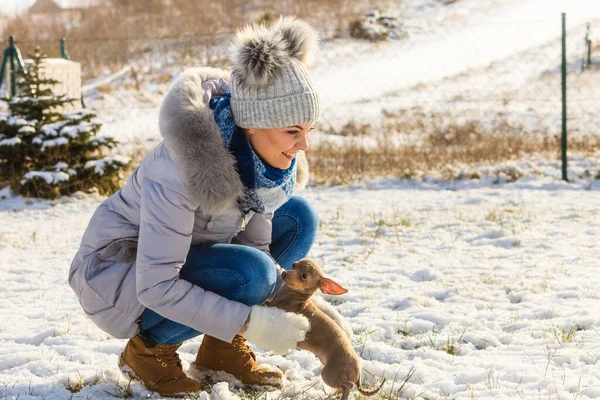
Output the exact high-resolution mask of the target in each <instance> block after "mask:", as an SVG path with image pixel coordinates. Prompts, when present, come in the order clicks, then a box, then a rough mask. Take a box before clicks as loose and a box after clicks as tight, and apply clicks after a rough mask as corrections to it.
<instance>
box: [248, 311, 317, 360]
mask: <svg viewBox="0 0 600 400" xmlns="http://www.w3.org/2000/svg"><path fill="white" fill-rule="evenodd" d="M246 322H247V324H246V323H245V324H244V326H242V328H241V329H240V332H239V333H240V335H242V336H243V337H245V338H246V339H248V341H250V342H251V343H253V344H255V345H257V346H260V347H262V348H265V349H268V350H271V351H273V352H275V353H279V354H283V353H285V352H286V351H288V350H290V349H295V348H296V347H297V346H298V343H299V342H302V341H303V340H304V339H305V338H306V333H307V332H308V331H309V330H310V323H309V322H308V319H307V318H306V317H305V316H304V315H300V314H296V313H291V312H285V311H283V310H281V309H279V308H274V307H262V306H252V309H251V311H250V315H249V316H248V319H247V320H246ZM246 325H247V326H246Z"/></svg>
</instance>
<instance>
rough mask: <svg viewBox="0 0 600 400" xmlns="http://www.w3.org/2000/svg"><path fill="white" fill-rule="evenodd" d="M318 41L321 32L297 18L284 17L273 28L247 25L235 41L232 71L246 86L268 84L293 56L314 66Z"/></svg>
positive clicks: (305, 63)
mask: <svg viewBox="0 0 600 400" xmlns="http://www.w3.org/2000/svg"><path fill="white" fill-rule="evenodd" d="M318 41H319V39H318V34H317V32H316V31H315V30H314V29H313V28H312V27H311V26H310V25H309V24H308V23H307V22H305V21H301V20H298V19H296V18H295V17H281V18H279V20H278V21H277V22H275V23H274V24H273V25H272V26H271V27H269V28H267V27H265V26H264V25H259V26H257V25H249V26H246V27H245V28H244V29H243V30H241V31H240V32H238V34H237V35H236V36H235V38H234V41H233V52H232V57H231V59H232V64H233V70H232V74H233V75H235V77H236V79H237V81H238V83H239V84H240V85H242V86H247V87H264V86H266V85H268V83H269V80H270V78H271V77H273V76H275V75H277V74H278V73H279V72H280V71H281V70H282V69H283V68H285V67H288V66H289V65H290V63H291V61H292V60H293V59H296V60H298V61H300V62H301V63H302V64H304V65H306V66H308V65H310V64H311V63H312V61H313V58H314V54H315V52H316V49H317V46H318Z"/></svg>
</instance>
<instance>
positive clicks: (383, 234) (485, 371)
mask: <svg viewBox="0 0 600 400" xmlns="http://www.w3.org/2000/svg"><path fill="white" fill-rule="evenodd" d="M405 4H407V5H408V7H407V8H406V9H405V10H404V13H405V14H404V15H405V16H407V17H409V20H410V21H409V22H410V24H412V25H411V26H413V27H416V28H418V29H416V28H415V29H413V31H412V35H411V36H410V38H409V41H408V42H402V41H398V42H389V43H386V44H382V45H376V46H372V45H370V44H367V43H347V42H337V41H336V42H331V43H327V44H326V45H325V49H324V50H323V55H324V57H323V58H322V61H321V63H320V64H319V65H317V66H316V69H315V73H314V76H315V79H316V80H317V81H318V82H319V84H320V85H323V86H324V87H325V88H324V90H323V98H324V103H325V105H326V107H325V114H324V118H326V119H327V120H328V122H331V121H339V122H340V123H343V122H345V121H348V120H349V119H363V120H366V121H372V120H374V119H377V118H381V111H382V110H384V109H386V110H392V111H394V110H397V109H402V108H407V107H412V106H414V105H415V104H417V105H420V106H421V107H422V108H423V109H424V110H425V111H427V112H439V111H440V110H446V111H447V110H449V108H448V99H450V98H453V96H458V95H462V96H464V97H466V99H467V100H469V99H472V100H474V102H473V103H472V104H470V105H469V104H468V102H463V103H460V104H459V103H456V104H454V105H453V106H452V107H454V108H451V109H450V110H451V111H453V112H454V113H455V114H454V115H453V114H451V113H449V114H448V117H449V118H455V117H456V115H463V114H464V115H467V116H470V117H478V118H484V117H485V116H486V115H488V114H486V113H491V112H494V111H496V108H497V107H498V102H497V101H496V100H494V101H496V102H489V103H485V102H477V101H476V100H477V99H480V98H481V97H478V96H483V98H500V99H502V98H503V96H509V99H508V100H509V101H508V103H507V104H506V105H504V107H505V108H506V111H507V113H508V114H510V115H511V118H516V119H517V120H519V119H521V120H522V123H523V124H526V122H527V120H528V119H529V118H533V117H532V114H535V113H536V112H554V109H555V108H556V105H551V106H549V109H548V110H549V111H544V110H543V109H538V108H537V104H538V103H535V102H533V103H531V102H530V103H527V102H524V101H519V99H524V97H520V96H523V95H530V94H531V93H535V94H538V95H539V94H540V93H545V92H544V91H545V90H549V91H550V92H552V91H555V90H556V79H555V78H556V70H555V67H556V65H558V64H556V63H557V60H558V59H557V57H558V56H557V53H556V51H557V49H556V48H555V44H556V40H557V39H558V38H559V34H560V25H559V22H558V19H557V18H558V16H557V14H558V13H559V12H560V9H561V8H562V7H563V6H564V7H569V8H568V9H567V11H569V12H570V14H569V15H571V16H572V20H570V21H572V25H570V26H569V29H570V30H571V31H572V32H574V33H573V36H577V37H582V35H581V33H582V32H583V23H584V22H585V21H587V20H588V19H590V20H592V21H600V10H599V8H600V3H598V2H595V1H594V2H592V1H584V0H571V1H569V2H568V3H567V2H564V3H563V2H552V1H542V0H503V1H495V0H463V1H460V2H458V3H456V4H455V5H452V6H448V7H441V6H440V3H439V2H438V1H437V0H436V1H434V0H410V1H408V0H407V1H406V3H405ZM583 17H586V18H583ZM594 18H595V19H594ZM534 20H536V21H537V23H536V24H535V25H533V27H532V26H531V25H530V24H529V25H527V24H525V22H527V21H534ZM521 22H523V24H522V23H521ZM441 23H444V24H445V25H440V24H441ZM597 25H600V24H597ZM527 26H528V27H527ZM531 32H533V33H531ZM441 36H444V40H443V41H440V40H439V39H440V37H441ZM515 38H516V39H521V38H523V40H515ZM472 40H475V42H472ZM465 41H467V42H469V41H471V42H470V43H471V44H472V45H471V46H466V45H465V44H466V42H465ZM477 43H479V45H477ZM453 49H454V51H455V52H456V49H461V53H460V57H450V55H451V54H452V51H453ZM463 50H464V51H463ZM579 50H580V49H578V48H574V49H573V50H572V55H573V56H572V60H576V59H577V58H576V57H577V55H580V52H579ZM527 54H535V55H536V57H538V56H539V54H547V55H548V57H547V58H546V59H544V61H543V62H542V63H539V62H523V61H524V60H527V58H526V57H525V58H524V55H525V56H526V55H527ZM440 55H446V56H445V57H444V59H445V61H444V62H443V63H440V62H439V58H440ZM536 60H537V59H536ZM154 62H155V63H156V65H154V66H150V63H149V64H148V65H149V66H150V67H149V69H148V71H147V72H148V74H151V73H152V72H153V71H154V70H160V71H162V72H163V73H165V74H167V75H168V74H170V73H172V74H173V75H175V74H176V73H177V70H176V67H179V68H180V66H173V65H170V66H166V65H163V64H161V62H160V60H154ZM515 68H519V70H518V72H515V74H514V75H510V76H508V75H506V71H511V70H514V69H515ZM140 74H141V75H143V74H144V72H143V71H141V72H140ZM548 76H550V79H549V78H548ZM595 76H596V77H598V73H597V71H596V73H595ZM516 78H519V79H521V80H518V79H517V80H516V81H515V79H516ZM548 80H550V81H551V83H547V81H548ZM490 81H492V82H495V83H494V85H487V86H486V82H490ZM594 85H596V86H595V90H596V92H595V93H600V88H598V86H597V85H598V82H597V81H594V80H593V75H590V76H589V83H588V86H589V87H590V88H592V89H593V88H594ZM123 86H125V85H123ZM482 87H483V88H486V90H487V91H486V92H485V93H477V90H478V88H482ZM167 88H168V83H167V82H163V83H146V82H142V90H141V91H135V90H131V89H127V88H125V87H120V86H119V85H117V86H116V87H114V88H113V91H106V92H104V93H99V92H97V93H95V94H94V96H92V97H90V98H88V99H87V101H88V103H89V104H90V105H91V106H93V107H95V108H97V109H98V113H99V116H100V117H101V118H102V119H103V120H104V126H103V130H102V134H111V135H113V136H115V137H116V138H117V139H118V140H120V141H121V142H122V146H121V147H120V149H119V151H120V153H122V154H124V155H129V154H131V153H133V152H136V151H142V152H143V151H144V149H149V148H151V147H153V146H154V145H155V144H156V143H157V142H158V140H159V134H158V122H157V117H158V106H159V104H160V102H161V101H162V97H163V96H164V92H165V90H166V89H167ZM347 89H348V92H345V90H347ZM350 89H351V90H350ZM507 93H508V94H507ZM486 96H487V97H486ZM510 96H512V97H510ZM525 98H526V97H525ZM511 99H512V100H511ZM513 100H515V101H513ZM500 102H502V100H501V101H500ZM586 104H588V103H586ZM590 104H592V103H590ZM597 104H598V103H597V102H596V103H594V107H596V108H592V109H591V111H587V109H585V110H586V113H587V114H586V115H579V116H578V115H574V116H572V118H573V120H572V122H571V123H575V122H577V121H578V120H579V119H580V118H583V117H586V118H592V116H593V115H595V116H597V115H600V113H598V112H597V111H598V110H597ZM444 107H445V108H444ZM594 110H596V111H595V113H594ZM475 111H481V113H480V114H477V113H475ZM469 112H473V114H468V113H469ZM533 119H535V118H533ZM596 127H597V126H596ZM596 131H597V129H596ZM318 136H319V134H318V133H317V134H316V135H315V138H314V139H316V140H323V139H322V138H319V137H318ZM321 136H324V135H321ZM337 139H340V138H339V137H338V138H337ZM341 139H343V138H341ZM599 158H600V154H596V155H595V156H593V157H592V156H589V157H583V156H578V155H572V156H571V158H570V160H569V162H570V171H571V172H572V174H573V176H576V177H578V178H577V179H576V180H575V182H573V183H564V182H561V181H560V180H559V177H560V166H559V164H558V162H557V161H556V160H544V159H539V158H535V157H533V158H528V159H523V160H517V161H514V162H507V163H503V164H502V165H498V166H491V167H486V168H483V169H481V172H482V173H481V174H480V175H481V176H482V177H483V179H481V180H466V181H457V182H443V181H440V180H439V179H438V178H437V177H435V176H433V177H430V178H427V179H425V180H424V181H418V182H417V181H398V180H393V179H380V180H377V181H370V182H366V183H364V184H360V185H356V186H350V187H337V188H330V187H321V188H315V187H312V188H310V189H308V190H307V191H305V192H303V193H302V194H301V195H302V196H304V197H306V198H307V199H309V200H310V201H311V202H312V203H313V204H314V205H315V207H316V209H317V210H318V212H319V214H320V218H321V226H320V231H319V236H318V239H317V243H316V244H315V246H314V248H313V250H312V253H311V256H312V257H313V258H315V259H317V260H318V261H319V262H321V264H322V266H323V267H324V269H325V271H326V272H327V273H328V274H330V276H331V277H333V278H335V279H336V280H337V281H338V282H339V283H341V284H342V285H343V286H345V287H347V288H348V289H349V293H348V294H346V295H343V296H341V297H335V298H334V297H328V298H327V300H328V301H330V302H332V304H334V305H335V306H336V307H337V308H338V310H339V311H340V312H341V313H342V314H343V315H344V316H345V317H346V318H347V320H348V322H349V323H350V325H351V327H352V329H353V331H354V338H353V344H354V348H355V350H356V351H357V352H358V353H359V354H360V355H361V357H362V359H363V367H364V370H365V371H367V372H365V379H364V381H365V384H367V385H374V384H375V383H376V382H379V380H380V379H381V377H382V376H385V377H386V378H387V383H386V384H385V385H384V389H383V391H382V392H381V393H380V394H379V395H378V396H376V398H381V399H413V398H415V399H436V400H437V399H440V400H441V399H516V398H521V399H540V398H544V399H597V398H600V312H599V311H598V307H597V304H598V302H599V301H600V289H599V288H600V274H599V273H598V271H597V270H596V268H598V267H599V266H600V262H599V261H598V254H600V201H599V200H600V180H598V179H597V177H598V175H599V170H600V162H599V161H598V159H599ZM514 175H516V176H518V177H521V178H520V179H519V180H518V181H517V182H514V183H506V180H507V179H509V177H510V176H514ZM594 177H596V178H594ZM102 200H103V199H102V198H101V197H99V196H96V195H84V194H76V195H74V196H72V197H70V198H63V199H61V200H59V201H37V200H27V199H23V198H20V197H15V196H12V195H11V194H10V193H9V192H8V191H7V190H6V189H4V190H0V278H1V279H2V280H3V281H4V282H5V284H4V286H3V288H2V290H0V343H1V345H0V400H2V399H4V398H6V399H15V400H16V399H19V400H22V399H46V400H49V399H67V398H73V399H75V398H77V399H91V398H96V399H104V398H107V399H110V398H129V397H133V398H146V397H148V396H150V397H156V394H152V393H151V392H148V391H146V390H144V388H143V387H142V386H140V385H139V384H137V383H135V382H132V383H131V384H130V383H129V382H128V381H127V380H126V378H125V377H124V376H123V375H121V373H120V372H119V370H118V368H117V357H118V355H119V354H120V352H121V351H122V349H123V347H124V345H125V341H123V340H117V339H114V338H111V337H110V336H108V335H107V334H105V333H103V332H102V331H101V330H99V329H98V328H97V327H96V326H95V325H94V324H93V323H91V321H90V320H89V319H87V318H86V317H85V316H84V314H83V312H82V311H81V309H80V306H79V304H78V302H77V300H76V298H75V295H74V294H73V293H72V291H71V289H70V288H69V286H68V284H67V272H68V267H69V264H70V261H71V258H72V257H73V255H74V253H75V251H76V249H77V247H78V245H79V241H80V239H81V236H82V234H83V231H84V229H85V227H86V224H87V222H88V220H89V218H90V217H91V215H92V213H93V211H94V210H95V208H96V207H97V206H98V204H99V203H100V202H101V201H102ZM199 343H200V338H199V339H197V340H192V341H189V342H187V343H185V344H184V345H183V346H182V347H181V350H180V353H181V357H182V359H183V361H184V367H186V368H187V367H188V366H189V363H190V362H192V361H193V359H194V357H195V353H196V351H197V348H198V346H199ZM257 354H258V357H259V361H260V362H263V363H268V364H270V365H272V366H273V367H275V368H279V369H280V370H281V371H282V372H283V373H284V375H285V382H284V387H283V389H282V390H273V391H269V392H265V393H263V390H260V389H259V390H257V391H254V392H252V393H250V392H244V391H243V389H242V387H241V386H240V385H239V382H236V381H235V380H234V379H232V378H231V377H227V376H222V375H218V374H217V375H216V376H214V378H215V379H216V380H217V381H218V380H222V382H221V383H218V384H216V385H215V386H214V387H213V388H212V391H211V390H208V391H207V392H206V393H202V394H200V395H199V396H198V397H199V398H201V399H208V398H211V399H222V400H225V399H230V398H236V396H241V397H243V398H248V399H296V400H301V399H325V398H333V396H331V395H332V391H331V390H330V389H329V388H327V387H326V386H324V385H323V383H322V381H321V380H320V378H319V374H320V369H321V365H320V363H319V361H318V360H317V359H316V358H315V357H314V356H313V355H312V354H310V353H307V352H304V351H293V352H290V353H288V354H286V355H285V356H275V355H273V354H270V353H268V352H264V351H261V350H258V351H257ZM371 374H373V375H374V378H372V377H371ZM69 389H70V390H71V391H73V392H75V393H72V392H71V391H70V390H69ZM209 389H210V388H209ZM209 393H210V394H209Z"/></svg>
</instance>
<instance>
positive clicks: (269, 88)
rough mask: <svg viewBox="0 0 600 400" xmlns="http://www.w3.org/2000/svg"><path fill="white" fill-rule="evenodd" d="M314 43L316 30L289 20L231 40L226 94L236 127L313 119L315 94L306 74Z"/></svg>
mask: <svg viewBox="0 0 600 400" xmlns="http://www.w3.org/2000/svg"><path fill="white" fill-rule="evenodd" d="M317 42H318V36H317V33H316V31H315V30H314V29H313V28H312V27H311V26H310V25H309V24H308V23H306V22H304V21H301V20H298V19H296V18H294V17H281V18H280V19H279V20H278V21H277V22H276V23H274V24H273V25H272V26H271V27H269V28H267V27H265V26H263V25H260V26H257V25H252V26H247V27H246V28H244V29H243V30H242V31H240V32H239V33H238V34H237V35H236V37H235V39H234V42H233V54H232V57H231V62H232V69H231V81H230V89H231V111H232V113H233V120H234V122H235V124H236V125H237V126H239V127H242V128H257V129H261V128H283V127H286V126H292V125H297V124H302V123H314V122H316V121H317V120H318V119H319V114H320V112H321V107H320V101H319V95H318V94H317V92H316V91H315V88H314V86H313V84H312V82H311V80H310V77H309V76H308V72H307V71H306V66H307V65H308V64H309V63H310V62H311V60H312V57H313V56H314V51H315V50H316V47H317Z"/></svg>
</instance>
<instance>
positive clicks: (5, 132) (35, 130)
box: [0, 48, 129, 198]
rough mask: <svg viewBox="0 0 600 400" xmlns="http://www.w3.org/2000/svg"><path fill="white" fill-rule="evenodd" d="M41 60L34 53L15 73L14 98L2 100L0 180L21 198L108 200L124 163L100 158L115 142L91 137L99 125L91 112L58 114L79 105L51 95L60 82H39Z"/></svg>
mask: <svg viewBox="0 0 600 400" xmlns="http://www.w3.org/2000/svg"><path fill="white" fill-rule="evenodd" d="M45 58H46V55H45V54H41V53H40V50H39V48H36V51H35V53H34V54H33V55H31V59H32V62H31V64H30V65H29V66H28V68H27V69H26V70H20V71H17V74H16V87H17V95H16V96H14V97H11V98H3V99H1V100H2V101H5V102H6V103H8V107H9V109H10V112H11V115H4V116H0V171H1V172H2V177H6V178H7V179H6V180H7V181H8V183H9V184H10V186H11V188H12V189H13V191H15V192H18V193H20V194H22V195H25V196H34V197H45V198H56V197H60V196H61V195H68V194H71V193H73V192H75V191H78V190H89V189H91V188H93V187H95V188H97V189H98V191H99V192H100V193H101V194H110V193H112V192H114V191H115V190H117V189H118V188H119V186H120V185H119V183H120V172H121V170H122V168H123V167H124V166H125V165H127V164H128V163H129V159H128V158H126V157H122V156H107V157H103V156H104V154H103V152H104V151H105V150H108V149H111V148H114V147H115V145H116V144H117V142H116V141H115V140H114V139H112V138H109V137H104V136H96V134H97V132H98V131H99V130H100V127H101V123H100V122H99V121H98V119H97V118H96V114H95V113H94V112H93V111H91V110H87V109H84V110H81V111H77V112H74V113H63V112H62V107H63V106H65V105H67V104H70V103H73V102H75V101H77V100H79V99H76V98H69V97H68V96H67V95H55V94H54V93H53V91H52V88H53V87H54V86H55V85H57V84H59V83H60V82H58V81H56V80H54V79H48V78H46V77H45V76H44V73H43V72H44V59H45Z"/></svg>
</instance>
